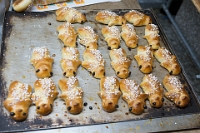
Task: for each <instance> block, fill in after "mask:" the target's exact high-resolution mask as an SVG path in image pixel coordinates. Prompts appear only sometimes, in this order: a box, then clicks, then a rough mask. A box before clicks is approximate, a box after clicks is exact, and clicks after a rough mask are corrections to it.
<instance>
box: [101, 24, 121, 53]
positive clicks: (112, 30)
mask: <svg viewBox="0 0 200 133" xmlns="http://www.w3.org/2000/svg"><path fill="white" fill-rule="evenodd" d="M101 32H102V35H103V36H104V40H105V41H106V42H107V44H108V50H111V49H117V48H119V47H120V41H121V37H120V31H119V29H118V28H117V27H116V26H111V27H109V26H105V27H103V28H102V30H101Z"/></svg>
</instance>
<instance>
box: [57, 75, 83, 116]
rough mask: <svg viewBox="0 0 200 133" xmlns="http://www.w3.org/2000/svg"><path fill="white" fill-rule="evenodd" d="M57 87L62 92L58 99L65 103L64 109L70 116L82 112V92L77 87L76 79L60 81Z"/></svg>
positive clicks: (70, 78)
mask: <svg viewBox="0 0 200 133" xmlns="http://www.w3.org/2000/svg"><path fill="white" fill-rule="evenodd" d="M58 86H59V88H60V89H61V91H62V94H61V95H60V98H62V99H63V100H64V101H65V104H66V108H67V110H68V111H69V113H71V114H79V113H81V111H82V110H83V90H82V89H81V87H79V82H78V79H77V78H76V77H73V76H72V77H69V78H68V79H60V80H59V81H58Z"/></svg>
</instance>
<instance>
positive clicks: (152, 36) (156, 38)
mask: <svg viewBox="0 0 200 133" xmlns="http://www.w3.org/2000/svg"><path fill="white" fill-rule="evenodd" d="M144 38H146V39H147V41H148V44H149V45H150V46H151V48H152V49H154V50H156V49H158V48H159V47H160V35H159V30H158V26H157V25H155V24H148V25H146V27H145V36H144Z"/></svg>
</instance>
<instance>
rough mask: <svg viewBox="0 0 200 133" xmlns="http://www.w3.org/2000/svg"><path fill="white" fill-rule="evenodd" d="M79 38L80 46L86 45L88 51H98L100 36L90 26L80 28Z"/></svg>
mask: <svg viewBox="0 0 200 133" xmlns="http://www.w3.org/2000/svg"><path fill="white" fill-rule="evenodd" d="M77 32H78V37H79V38H80V40H79V42H80V44H82V45H84V46H85V47H86V49H98V45H97V42H98V35H97V34H96V33H95V32H94V30H93V28H92V27H90V26H84V27H81V28H78V30H77Z"/></svg>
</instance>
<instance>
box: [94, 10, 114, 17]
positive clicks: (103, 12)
mask: <svg viewBox="0 0 200 133" xmlns="http://www.w3.org/2000/svg"><path fill="white" fill-rule="evenodd" d="M100 13H101V14H102V15H104V16H107V15H108V16H112V17H116V16H118V15H117V14H116V13H115V12H111V11H108V10H103V11H101V12H99V13H98V14H100Z"/></svg>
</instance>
